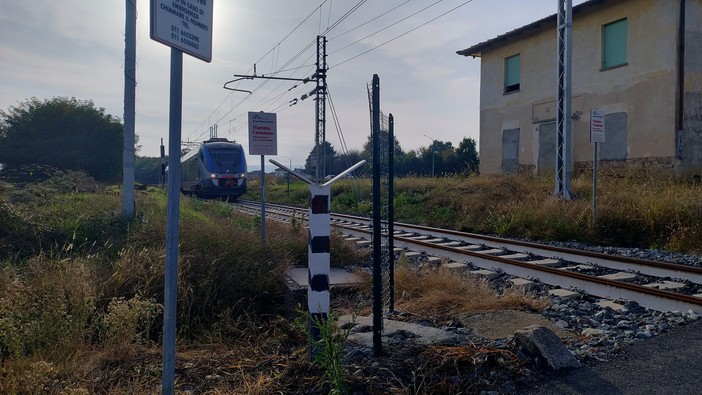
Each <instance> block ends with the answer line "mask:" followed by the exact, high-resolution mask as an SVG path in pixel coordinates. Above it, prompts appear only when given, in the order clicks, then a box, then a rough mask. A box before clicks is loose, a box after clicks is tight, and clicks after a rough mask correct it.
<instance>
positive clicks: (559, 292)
mask: <svg viewBox="0 0 702 395" xmlns="http://www.w3.org/2000/svg"><path fill="white" fill-rule="evenodd" d="M548 294H549V295H551V296H555V297H558V298H563V299H575V298H579V297H580V294H579V293H577V292H573V291H570V290H567V289H563V288H557V289H552V290H549V291H548Z"/></svg>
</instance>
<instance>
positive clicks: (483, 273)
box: [469, 269, 497, 277]
mask: <svg viewBox="0 0 702 395" xmlns="http://www.w3.org/2000/svg"><path fill="white" fill-rule="evenodd" d="M469 273H470V274H472V275H475V276H481V277H492V276H495V275H497V272H493V271H492V270H486V269H480V270H471V271H470V272H469Z"/></svg>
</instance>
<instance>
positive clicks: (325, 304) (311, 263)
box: [269, 159, 366, 361]
mask: <svg viewBox="0 0 702 395" xmlns="http://www.w3.org/2000/svg"><path fill="white" fill-rule="evenodd" d="M269 162H271V163H272V164H274V165H276V166H278V167H279V168H281V169H283V170H285V171H287V172H288V173H289V174H291V175H292V176H294V177H297V178H298V179H300V180H302V181H304V182H306V183H307V185H309V188H310V208H309V213H308V240H307V312H308V313H307V327H308V330H309V332H310V342H309V344H308V346H307V356H308V358H309V359H310V361H311V360H313V359H314V357H315V355H317V353H318V352H319V350H317V349H316V346H315V343H316V342H317V341H319V339H320V325H322V324H323V323H324V322H325V321H326V320H327V317H328V316H329V303H330V302H329V252H330V238H329V235H330V229H329V228H330V226H331V218H330V215H329V207H330V205H331V193H330V190H331V187H330V186H331V184H333V183H335V182H336V181H337V180H339V179H341V178H344V177H345V176H346V175H347V174H349V173H351V172H352V171H354V170H356V169H357V168H359V167H360V166H361V165H363V164H364V163H366V161H365V160H362V161H360V162H358V163H356V164H355V165H353V166H351V167H349V168H348V169H346V170H344V171H342V172H341V173H339V175H337V176H336V177H334V178H332V179H331V180H329V181H327V182H325V183H324V184H317V183H315V182H314V181H312V180H310V179H309V178H307V177H305V176H303V175H301V174H297V173H295V172H294V171H293V170H292V169H289V168H287V167H285V165H282V164H280V163H278V162H277V161H275V160H273V159H269Z"/></svg>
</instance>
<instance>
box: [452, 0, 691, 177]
mask: <svg viewBox="0 0 702 395" xmlns="http://www.w3.org/2000/svg"><path fill="white" fill-rule="evenodd" d="M554 5H555V2H554ZM572 15H573V25H572V26H573V29H572V52H573V61H572V73H573V74H572V75H573V78H572V84H571V86H572V112H573V123H572V125H573V126H572V142H573V143H572V158H573V164H574V167H575V168H576V169H577V168H587V167H591V166H592V161H593V146H592V143H590V141H589V130H590V127H589V119H590V110H591V109H594V108H597V109H599V110H602V111H604V112H605V128H606V141H605V142H604V143H601V144H600V149H599V164H600V166H610V167H644V168H648V167H655V168H663V169H669V170H671V171H675V172H676V173H677V174H681V175H689V174H698V175H699V174H700V173H701V172H702V51H700V50H699V49H700V48H702V0H589V1H586V2H584V3H582V4H579V5H577V6H575V7H573V14H572ZM556 21H557V16H556V15H555V14H554V15H552V16H550V17H547V18H544V19H541V20H539V21H536V22H533V23H531V24H529V25H526V26H523V27H520V28H518V29H516V30H513V31H511V32H508V33H505V34H503V35H500V36H497V37H495V38H493V39H491V40H488V41H485V42H482V43H479V44H476V45H473V46H471V47H469V48H466V49H463V50H460V51H458V52H457V53H458V54H459V55H463V56H470V57H473V58H476V57H479V58H480V61H481V73H480V82H481V84H480V148H479V150H480V171H481V173H483V174H491V173H505V172H507V173H514V172H534V173H544V174H549V173H550V172H553V171H555V167H556V152H555V151H556V149H555V147H556V123H555V119H556V110H557V102H556V99H557V97H556V95H557V83H558V81H557V79H558V77H557V74H556V70H557V64H558V58H557V27H556Z"/></svg>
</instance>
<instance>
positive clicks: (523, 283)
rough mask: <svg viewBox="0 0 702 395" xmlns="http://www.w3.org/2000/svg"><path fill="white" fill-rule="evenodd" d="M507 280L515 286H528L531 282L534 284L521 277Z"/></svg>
mask: <svg viewBox="0 0 702 395" xmlns="http://www.w3.org/2000/svg"><path fill="white" fill-rule="evenodd" d="M509 281H510V282H511V283H512V284H513V285H514V286H517V287H529V286H531V285H533V284H535V283H534V282H533V281H531V280H527V279H526V278H521V277H516V278H510V279H509Z"/></svg>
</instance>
